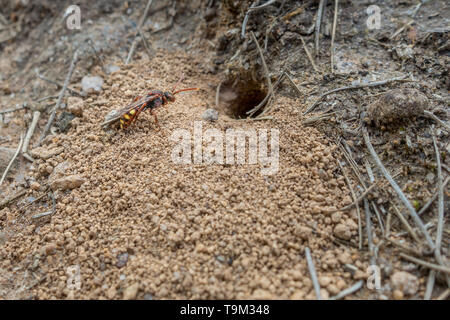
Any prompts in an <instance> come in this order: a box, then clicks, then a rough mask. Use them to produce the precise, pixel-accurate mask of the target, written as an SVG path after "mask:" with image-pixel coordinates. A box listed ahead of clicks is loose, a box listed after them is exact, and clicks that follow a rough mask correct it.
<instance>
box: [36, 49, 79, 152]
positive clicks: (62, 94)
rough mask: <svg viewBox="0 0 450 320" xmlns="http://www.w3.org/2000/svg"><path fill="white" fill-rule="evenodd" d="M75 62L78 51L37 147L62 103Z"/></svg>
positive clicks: (75, 53)
mask: <svg viewBox="0 0 450 320" xmlns="http://www.w3.org/2000/svg"><path fill="white" fill-rule="evenodd" d="M77 61H78V50H75V52H74V54H73V58H72V62H71V63H70V68H69V72H68V73H67V76H66V80H64V85H63V87H62V89H61V91H60V92H59V96H58V100H57V101H56V105H55V106H54V107H53V109H52V113H51V115H50V118H49V119H48V122H47V124H46V125H45V128H44V131H43V132H42V134H41V137H40V138H39V141H38V143H37V145H38V146H39V145H41V143H42V140H44V138H45V137H46V136H47V134H48V131H49V130H50V127H51V125H52V123H53V120H55V116H56V111H57V110H58V109H59V106H60V104H61V102H62V99H63V97H64V93H65V92H66V89H67V86H68V85H69V82H70V78H71V77H72V73H73V70H74V69H75V65H76V63H77Z"/></svg>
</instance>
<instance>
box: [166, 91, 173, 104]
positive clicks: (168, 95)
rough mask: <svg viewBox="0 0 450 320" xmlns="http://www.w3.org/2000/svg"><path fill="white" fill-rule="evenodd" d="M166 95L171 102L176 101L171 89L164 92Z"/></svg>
mask: <svg viewBox="0 0 450 320" xmlns="http://www.w3.org/2000/svg"><path fill="white" fill-rule="evenodd" d="M164 97H165V98H166V99H167V100H168V101H170V102H174V101H175V96H174V95H173V93H172V92H169V91H166V92H164Z"/></svg>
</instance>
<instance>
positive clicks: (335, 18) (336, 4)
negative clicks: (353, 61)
mask: <svg viewBox="0 0 450 320" xmlns="http://www.w3.org/2000/svg"><path fill="white" fill-rule="evenodd" d="M338 5H339V0H334V19H333V31H332V33H331V47H330V51H331V73H334V38H335V35H336V24H337V18H338Z"/></svg>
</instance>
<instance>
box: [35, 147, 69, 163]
mask: <svg viewBox="0 0 450 320" xmlns="http://www.w3.org/2000/svg"><path fill="white" fill-rule="evenodd" d="M63 151H64V148H63V147H60V148H54V149H50V150H49V149H47V148H46V147H38V148H34V149H33V150H31V151H30V153H31V156H32V157H33V158H40V159H43V160H47V159H50V158H51V157H53V156H57V155H58V154H60V153H62V152H63Z"/></svg>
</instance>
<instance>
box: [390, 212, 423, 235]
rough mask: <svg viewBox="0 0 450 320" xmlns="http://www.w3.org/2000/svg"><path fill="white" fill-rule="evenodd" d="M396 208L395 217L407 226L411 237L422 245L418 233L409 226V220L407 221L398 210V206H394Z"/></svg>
mask: <svg viewBox="0 0 450 320" xmlns="http://www.w3.org/2000/svg"><path fill="white" fill-rule="evenodd" d="M393 207H394V212H395V215H396V216H397V218H398V219H399V220H400V222H401V223H402V224H403V225H404V226H405V228H406V230H407V231H408V233H409V234H410V235H411V237H412V238H413V239H414V240H415V241H416V242H417V243H420V239H419V237H418V236H417V234H416V232H415V231H414V229H413V228H412V227H411V226H410V225H409V223H408V220H406V218H405V217H404V216H403V214H402V213H401V212H400V210H398V208H397V206H396V205H393Z"/></svg>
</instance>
